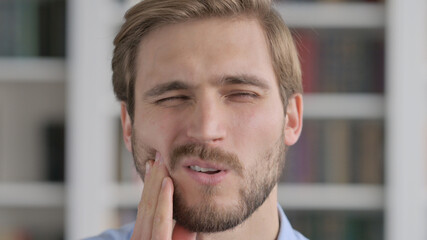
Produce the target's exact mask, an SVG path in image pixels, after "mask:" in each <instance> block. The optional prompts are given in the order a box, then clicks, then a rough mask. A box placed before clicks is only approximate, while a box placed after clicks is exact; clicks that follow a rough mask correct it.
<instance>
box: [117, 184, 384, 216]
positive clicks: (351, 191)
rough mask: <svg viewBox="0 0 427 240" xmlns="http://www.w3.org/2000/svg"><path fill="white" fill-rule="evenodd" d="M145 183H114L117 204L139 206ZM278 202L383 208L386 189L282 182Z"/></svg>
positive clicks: (332, 207) (286, 205)
mask: <svg viewBox="0 0 427 240" xmlns="http://www.w3.org/2000/svg"><path fill="white" fill-rule="evenodd" d="M141 192H142V186H141V185H135V184H132V183H123V184H118V185H116V186H115V194H114V195H115V196H118V199H117V201H116V204H117V206H118V207H121V208H136V207H137V206H138V203H139V200H140V198H141ZM278 199H279V203H280V204H281V205H283V206H284V208H286V209H297V210H306V209H307V210H382V209H383V208H384V190H383V186H381V185H362V184H279V189H278Z"/></svg>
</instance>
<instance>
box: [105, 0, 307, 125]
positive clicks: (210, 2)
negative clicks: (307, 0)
mask: <svg viewBox="0 0 427 240" xmlns="http://www.w3.org/2000/svg"><path fill="white" fill-rule="evenodd" d="M238 16H240V17H247V18H252V19H256V20H257V21H258V23H259V24H260V26H261V28H262V29H263V32H264V34H265V37H266V40H267V45H268V48H269V51H270V56H271V60H272V64H273V68H274V72H275V74H276V78H277V81H278V84H279V87H280V96H281V98H282V102H283V104H284V107H286V97H289V96H291V95H292V94H295V93H302V84H301V70H300V65H299V61H298V54H297V50H296V49H295V46H294V42H293V40H292V36H291V34H290V32H289V29H288V28H287V27H286V25H285V24H284V22H283V20H282V19H281V17H280V15H279V14H278V13H277V12H276V11H275V10H274V9H273V8H272V5H271V0H225V1H216V0H181V1H177V0H161V1H156V0H148V1H143V2H141V3H139V4H137V5H136V6H134V7H133V8H132V9H130V10H129V11H128V12H127V13H126V15H125V19H126V21H125V23H124V24H123V26H122V28H121V29H120V32H119V33H118V34H117V36H116V38H115V40H114V45H115V50H114V56H113V60H112V68H113V85H114V93H115V94H116V96H117V98H118V99H119V100H120V101H122V102H125V103H126V105H127V108H128V111H129V116H130V117H131V119H132V120H133V117H134V102H135V100H134V94H135V89H134V88H135V79H136V69H137V66H135V64H136V58H137V53H138V52H139V51H138V49H139V48H140V46H141V44H140V42H141V40H142V39H143V38H144V37H145V36H146V35H148V34H149V33H150V32H151V31H153V30H154V29H156V28H160V27H161V26H164V25H168V24H174V23H180V22H185V21H189V20H195V19H205V18H210V17H221V18H232V17H238Z"/></svg>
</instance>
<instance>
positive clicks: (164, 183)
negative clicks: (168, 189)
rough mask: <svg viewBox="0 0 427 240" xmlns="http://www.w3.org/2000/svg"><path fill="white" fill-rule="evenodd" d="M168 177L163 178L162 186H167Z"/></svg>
mask: <svg viewBox="0 0 427 240" xmlns="http://www.w3.org/2000/svg"><path fill="white" fill-rule="evenodd" d="M166 181H167V180H166V178H163V181H162V188H165V186H166Z"/></svg>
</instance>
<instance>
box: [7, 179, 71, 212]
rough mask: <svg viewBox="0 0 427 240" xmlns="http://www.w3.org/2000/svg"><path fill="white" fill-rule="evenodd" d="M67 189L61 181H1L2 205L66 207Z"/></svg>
mask: <svg viewBox="0 0 427 240" xmlns="http://www.w3.org/2000/svg"><path fill="white" fill-rule="evenodd" d="M64 203H65V189H64V185H63V184H61V183H47V182H40V183H37V182H31V183H0V207H6V208H12V207H24V208H28V207H29V208H46V207H48V208H52V207H64Z"/></svg>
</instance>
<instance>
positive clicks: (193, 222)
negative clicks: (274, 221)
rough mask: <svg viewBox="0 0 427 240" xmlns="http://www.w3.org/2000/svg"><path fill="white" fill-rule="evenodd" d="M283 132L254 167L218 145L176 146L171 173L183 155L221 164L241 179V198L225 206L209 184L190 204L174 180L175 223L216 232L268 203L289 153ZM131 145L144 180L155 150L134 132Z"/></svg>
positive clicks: (187, 227) (171, 162)
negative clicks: (195, 201) (217, 201)
mask: <svg viewBox="0 0 427 240" xmlns="http://www.w3.org/2000/svg"><path fill="white" fill-rule="evenodd" d="M132 132H133V133H134V132H135V130H133V131H132ZM283 132H284V131H282V135H281V137H280V138H279V139H278V140H277V141H276V143H275V144H274V146H272V147H271V148H269V149H267V150H266V151H264V152H263V153H261V154H259V156H256V157H257V160H256V161H255V164H254V166H251V167H248V168H243V166H242V164H241V163H242V162H244V160H239V158H238V157H237V155H236V154H234V153H230V152H226V151H224V150H222V149H219V148H210V147H207V146H205V145H203V144H194V143H191V144H186V145H182V146H179V147H177V148H175V149H173V150H172V152H171V154H170V156H171V161H170V171H171V172H170V174H171V176H173V171H174V170H175V168H176V166H178V163H179V162H180V161H181V159H183V157H188V156H195V157H199V158H200V159H202V160H203V161H207V162H215V163H222V164H224V165H226V166H228V167H229V169H230V170H233V171H235V172H236V173H237V174H238V176H239V177H240V178H241V179H242V181H240V182H239V184H240V186H239V195H238V196H239V198H238V199H237V201H236V204H234V205H232V206H226V207H225V206H219V205H218V204H216V202H215V195H216V191H218V187H217V186H209V185H204V186H201V188H200V189H201V190H200V196H201V198H202V199H201V201H199V203H198V204H192V205H191V206H190V205H189V204H187V202H186V200H185V199H186V198H189V197H191V196H185V194H184V193H183V192H184V191H183V187H182V186H181V184H180V183H179V182H178V181H173V183H174V195H173V218H174V219H175V220H176V222H177V223H178V224H180V225H181V226H183V227H184V228H186V229H188V230H189V231H192V232H205V233H213V232H222V231H226V230H229V229H232V228H234V227H236V226H238V225H240V224H241V223H243V222H244V221H245V220H246V219H248V218H249V217H250V216H251V215H252V214H253V213H254V212H255V211H256V210H257V209H258V208H259V207H260V206H261V205H262V204H263V203H264V202H265V200H266V199H267V198H268V196H269V195H270V193H271V191H272V190H273V188H274V186H276V184H277V182H278V181H279V178H280V175H281V173H282V170H283V167H284V165H285V153H286V146H285V144H284V142H283V139H284V134H283ZM132 148H133V157H134V162H135V167H136V169H137V171H138V173H139V174H140V176H141V178H142V179H144V175H145V162H146V161H148V160H150V159H151V160H152V159H154V156H155V150H154V149H152V148H149V147H148V146H144V145H142V144H140V141H139V140H138V139H137V138H136V137H135V136H134V134H132ZM245 169H246V170H245ZM172 179H173V178H172Z"/></svg>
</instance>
